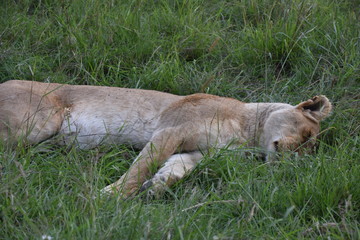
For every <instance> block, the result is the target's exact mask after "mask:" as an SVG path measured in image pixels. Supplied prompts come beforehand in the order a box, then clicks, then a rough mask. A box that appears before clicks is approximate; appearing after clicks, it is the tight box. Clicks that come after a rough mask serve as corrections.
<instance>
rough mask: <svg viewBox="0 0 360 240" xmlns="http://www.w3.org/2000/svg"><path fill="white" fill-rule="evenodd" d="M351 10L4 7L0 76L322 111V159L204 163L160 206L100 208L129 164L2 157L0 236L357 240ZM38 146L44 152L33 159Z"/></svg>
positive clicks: (123, 152) (299, 2)
mask: <svg viewBox="0 0 360 240" xmlns="http://www.w3.org/2000/svg"><path fill="white" fill-rule="evenodd" d="M359 9H360V8H359V5H358V4H357V3H355V1H343V0H332V1H331V0H315V1H309V0H294V1H274V0H258V1H255V0H244V1H232V0H227V1H225V0H221V1H219V0H218V1H213V0H209V1H196V0H187V1H175V0H173V1H172V0H167V1H166V0H159V1H143V0H123V1H100V0H92V1H90V0H82V1H80V0H74V1H66V0H62V1H51V0H42V1H33V0H23V1H15V0H5V1H4V3H3V4H2V6H1V7H0V77H1V78H0V79H1V81H2V82H4V81H6V80H10V79H28V80H34V81H45V82H59V83H69V84H89V85H106V86H121V87H133V88H144V89H155V90H161V91H166V92H171V93H175V94H190V93H194V92H207V93H211V94H217V95H222V96H229V97H234V98H237V99H240V100H243V101H248V102H250V101H257V102H259V101H270V102H288V103H292V104H296V103H298V102H300V101H303V100H306V99H308V98H309V97H311V96H313V95H317V94H324V95H326V96H327V97H329V99H331V101H332V102H333V104H334V113H333V114H332V116H331V117H329V118H328V119H327V120H326V121H325V122H324V123H323V124H322V129H323V133H322V134H321V137H320V140H319V148H318V152H317V154H315V155H312V156H304V157H301V158H292V157H287V156H284V157H283V158H281V159H280V160H279V161H278V162H277V163H276V164H273V165H271V166H269V165H267V164H264V163H263V162H261V161H259V160H256V159H254V158H252V157H243V155H242V154H241V152H242V151H243V150H242V149H238V150H236V151H227V150H221V151H220V152H219V153H218V154H216V155H215V156H214V157H207V158H206V159H205V160H204V161H203V162H202V163H201V164H200V165H199V166H198V167H197V168H196V169H195V170H194V172H193V173H192V174H191V175H190V176H188V177H187V178H186V179H184V180H183V181H181V182H180V183H178V184H177V185H176V186H174V187H173V188H171V189H170V190H169V192H167V193H166V195H165V196H164V197H163V198H161V199H158V200H147V199H144V198H142V197H139V198H136V199H134V200H132V201H117V200H116V199H115V198H109V199H104V198H99V189H101V188H102V187H104V186H105V185H106V184H108V183H110V182H112V181H114V180H116V179H117V178H118V177H119V176H120V175H121V174H122V173H123V172H125V171H126V169H127V167H128V166H129V164H130V162H131V160H132V159H133V158H134V157H135V156H136V152H134V151H132V150H131V149H128V148H126V147H124V146H112V147H101V148H100V149H95V150H91V151H78V150H75V149H71V150H68V149H62V148H61V147H58V146H51V145H50V146H49V145H46V144H41V145H38V146H31V147H26V148H25V147H23V146H18V147H16V148H15V149H6V148H5V147H2V149H1V151H0V159H1V160H0V161H1V162H0V167H1V169H0V170H1V171H0V225H1V228H0V239H50V238H53V239H214V240H215V239H322V238H324V239H325V238H326V239H359V237H360V228H359V219H360V188H359V182H360V151H359V149H360V146H359V141H360V138H359V126H360V114H359V109H360V105H359V89H360V82H359V81H360V70H359V69H360V35H359V29H360V21H359V20H360V17H359V15H358V14H359ZM44 148H45V149H47V151H44Z"/></svg>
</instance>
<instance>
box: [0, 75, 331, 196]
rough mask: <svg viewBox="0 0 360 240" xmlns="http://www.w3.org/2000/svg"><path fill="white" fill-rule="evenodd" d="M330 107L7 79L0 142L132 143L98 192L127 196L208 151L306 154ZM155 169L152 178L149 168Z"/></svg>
mask: <svg viewBox="0 0 360 240" xmlns="http://www.w3.org/2000/svg"><path fill="white" fill-rule="evenodd" d="M330 111H331V103H330V102H329V100H328V99H327V98H326V97H325V96H321V95H320V96H315V97H313V98H312V99H309V100H307V101H305V102H302V103H300V104H298V105H297V106H291V105H289V104H284V103H243V102H240V101H238V100H235V99H231V98H225V97H218V96H214V95H209V94H193V95H189V96H176V95H172V94H168V93H162V92H157V91H150V90H139V89H125V88H117V87H98V86H72V85H63V84H55V83H40V82H32V81H20V80H12V81H8V82H5V83H3V84H0V138H1V139H2V140H3V142H4V143H5V144H13V143H15V142H16V141H19V140H22V141H25V142H26V143H27V144H36V143H39V142H41V141H44V140H46V139H49V138H51V137H52V136H54V135H58V136H59V137H57V138H56V139H57V140H58V143H59V144H66V145H70V144H75V145H76V146H77V147H79V148H81V149H89V148H94V147H96V146H98V145H100V144H130V145H132V146H134V147H136V148H139V149H142V150H141V152H140V153H139V155H138V156H137V157H136V159H135V160H134V162H133V164H132V165H131V167H130V169H129V170H128V171H127V173H126V174H124V175H123V176H122V177H121V178H120V179H119V180H118V181H117V182H115V183H113V184H111V185H109V186H107V187H105V188H104V189H103V192H108V193H114V192H117V193H118V194H120V196H121V197H128V196H131V195H133V194H136V193H138V192H139V190H145V189H147V188H150V187H151V188H150V191H153V193H155V194H156V193H159V192H161V191H162V190H163V189H164V188H165V187H166V186H170V185H171V184H173V183H174V182H176V181H177V180H179V179H181V178H182V177H183V176H184V175H185V174H186V173H188V172H189V171H191V170H192V169H193V168H194V167H195V166H196V164H197V163H198V162H199V161H200V160H201V158H202V157H203V155H202V153H203V152H205V151H206V150H208V149H210V148H222V147H225V146H226V147H230V148H236V147H239V146H240V145H241V146H245V145H246V146H248V147H260V148H262V149H263V150H264V153H265V154H266V158H267V160H270V159H271V158H272V156H273V155H274V154H273V153H274V152H277V151H285V150H291V151H296V152H300V153H301V152H303V151H309V150H311V148H312V147H313V146H314V144H315V139H316V137H317V135H318V133H319V122H320V121H321V120H323V119H324V118H325V117H326V116H328V115H329V113H330ZM154 168H156V169H158V171H157V173H156V174H154V175H153V176H149V175H150V169H154Z"/></svg>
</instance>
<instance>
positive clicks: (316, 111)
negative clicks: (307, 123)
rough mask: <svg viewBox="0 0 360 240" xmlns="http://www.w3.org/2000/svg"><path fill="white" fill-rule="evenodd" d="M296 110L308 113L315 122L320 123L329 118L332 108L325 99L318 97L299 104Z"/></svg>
mask: <svg viewBox="0 0 360 240" xmlns="http://www.w3.org/2000/svg"><path fill="white" fill-rule="evenodd" d="M296 108H297V109H300V110H302V111H304V112H308V113H310V115H311V116H312V117H313V118H315V119H316V120H317V121H321V120H323V119H324V118H326V117H327V116H329V114H330V112H331V109H332V106H331V103H330V101H329V99H328V98H327V97H325V96H323V95H320V96H315V97H313V98H311V99H309V100H307V101H305V102H302V103H299V104H298V105H297V106H296Z"/></svg>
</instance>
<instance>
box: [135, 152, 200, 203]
mask: <svg viewBox="0 0 360 240" xmlns="http://www.w3.org/2000/svg"><path fill="white" fill-rule="evenodd" d="M202 157H203V155H202V154H201V152H200V151H195V152H190V153H181V154H174V155H172V156H171V157H170V158H169V159H168V160H167V161H166V162H165V164H164V166H163V167H161V168H160V169H159V171H158V172H157V173H156V174H155V175H154V177H152V178H151V179H149V180H147V181H146V182H145V183H144V184H143V185H142V187H141V189H140V191H146V190H148V189H149V191H148V193H149V194H150V195H153V196H156V197H158V196H160V195H161V194H162V193H163V192H164V191H165V189H166V188H167V187H170V186H171V185H173V184H174V183H176V182H177V181H179V180H180V179H181V178H183V177H184V176H185V175H186V174H187V173H189V172H190V171H191V170H193V169H194V168H195V166H196V165H197V163H198V162H199V161H200V160H201V159H202Z"/></svg>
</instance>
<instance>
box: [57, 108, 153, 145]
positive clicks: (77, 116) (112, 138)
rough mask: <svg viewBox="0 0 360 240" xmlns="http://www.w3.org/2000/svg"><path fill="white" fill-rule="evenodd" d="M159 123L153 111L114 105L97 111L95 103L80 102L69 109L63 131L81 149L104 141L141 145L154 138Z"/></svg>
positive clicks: (66, 137)
mask: <svg viewBox="0 0 360 240" xmlns="http://www.w3.org/2000/svg"><path fill="white" fill-rule="evenodd" d="M104 108H106V109H104ZM156 125H157V117H156V115H154V113H152V112H151V111H149V112H144V111H141V112H140V110H135V108H132V107H131V106H130V107H119V106H118V107H115V108H114V107H111V105H109V106H102V109H101V111H97V108H96V106H95V107H94V105H85V104H77V105H76V107H75V108H73V109H72V108H69V109H66V111H65V118H64V121H63V123H62V126H61V129H60V131H59V134H60V135H61V136H62V137H63V140H64V141H63V143H64V144H66V145H69V144H75V145H76V146H78V147H79V148H81V149H90V148H94V147H96V146H98V145H101V144H108V145H109V144H129V145H131V146H134V147H135V148H139V149H141V148H143V147H144V146H145V144H146V143H147V142H148V141H149V140H150V139H151V137H152V135H153V132H154V130H155V127H156Z"/></svg>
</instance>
